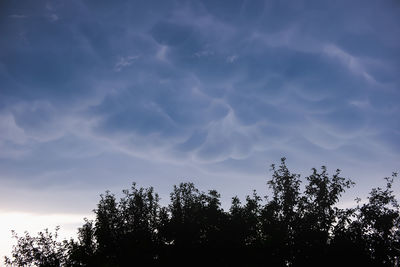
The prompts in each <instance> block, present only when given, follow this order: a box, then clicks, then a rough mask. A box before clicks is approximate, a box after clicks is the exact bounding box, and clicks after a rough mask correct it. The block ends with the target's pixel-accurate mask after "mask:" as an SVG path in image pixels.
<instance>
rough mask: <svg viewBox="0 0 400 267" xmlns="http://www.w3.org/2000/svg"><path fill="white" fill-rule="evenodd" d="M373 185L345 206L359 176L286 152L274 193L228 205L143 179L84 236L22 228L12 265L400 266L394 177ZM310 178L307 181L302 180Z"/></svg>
mask: <svg viewBox="0 0 400 267" xmlns="http://www.w3.org/2000/svg"><path fill="white" fill-rule="evenodd" d="M396 176H397V174H396V173H393V175H392V176H391V177H387V178H385V181H386V184H385V186H384V187H383V188H380V187H378V188H374V189H372V190H371V192H370V194H369V197H368V199H367V201H366V202H365V203H363V204H361V202H359V201H357V202H356V203H355V205H354V206H353V207H351V208H339V207H338V205H337V204H338V203H339V200H340V198H341V196H342V194H343V193H344V192H345V191H346V189H348V188H350V187H351V186H354V183H353V182H352V181H351V180H350V179H347V178H343V177H341V175H340V170H336V172H335V173H334V174H333V175H329V174H328V171H327V168H326V167H325V166H322V167H321V170H320V171H318V170H317V169H312V173H311V174H310V175H309V176H307V177H306V178H305V179H304V180H302V179H301V178H300V175H299V174H296V173H292V172H290V171H289V169H288V167H287V166H286V162H285V158H282V160H281V163H280V165H279V166H275V165H272V177H271V179H270V180H268V181H267V184H268V186H269V187H270V189H271V192H272V195H271V196H269V197H268V196H265V197H264V198H263V197H261V196H259V195H258V194H257V192H256V191H254V193H253V194H252V195H250V196H247V197H246V199H245V200H244V201H243V203H242V202H241V201H240V199H239V198H238V197H233V198H232V203H231V207H230V209H229V210H227V211H225V210H224V209H222V207H221V202H220V194H219V193H218V192H217V191H215V190H210V191H208V192H201V191H200V190H199V189H197V188H196V187H195V186H194V184H193V183H181V184H179V185H178V186H174V188H173V191H172V193H171V194H170V204H169V205H168V206H165V207H163V206H161V205H160V198H159V196H158V194H157V193H155V192H154V189H153V188H152V187H150V188H138V187H137V185H136V184H135V183H133V184H132V187H131V188H130V189H129V190H124V191H123V197H122V198H120V199H117V198H116V197H115V195H114V194H112V193H110V192H108V191H107V192H106V193H105V194H103V195H100V201H99V203H98V204H97V207H96V208H95V210H94V213H95V219H94V220H93V221H91V220H87V219H85V221H84V224H83V225H82V227H80V228H79V229H78V236H77V239H76V240H74V239H71V240H62V241H58V240H57V231H58V229H56V231H55V233H51V232H49V231H48V230H47V229H46V230H45V231H43V232H40V233H39V234H38V236H36V237H34V236H31V235H30V234H29V233H25V235H24V236H22V237H20V236H18V235H17V234H16V233H13V236H14V238H15V239H16V240H17V244H16V245H15V246H14V247H13V251H12V257H11V258H6V259H5V263H6V265H9V266H29V265H36V266H135V265H137V266H169V265H171V266H339V265H340V266H398V265H399V257H400V228H399V225H400V224H399V223H400V213H399V212H400V210H399V205H398V202H397V199H396V196H395V194H394V192H393V189H392V186H393V183H394V180H395V178H396ZM302 182H304V185H302Z"/></svg>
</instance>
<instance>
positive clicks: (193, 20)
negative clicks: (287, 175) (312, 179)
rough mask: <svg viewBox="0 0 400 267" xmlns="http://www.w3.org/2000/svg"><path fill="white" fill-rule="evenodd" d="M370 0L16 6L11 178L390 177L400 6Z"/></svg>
mask: <svg viewBox="0 0 400 267" xmlns="http://www.w3.org/2000/svg"><path fill="white" fill-rule="evenodd" d="M359 4H360V3H353V2H352V3H348V2H345V1H343V2H341V1H339V2H335V3H330V4H329V5H328V7H326V8H323V7H321V6H320V5H319V4H318V3H316V2H315V3H313V2H310V3H307V4H305V3H303V4H301V3H287V5H286V6H285V5H283V6H285V7H284V8H283V6H282V5H280V4H278V2H276V1H243V2H241V1H235V2H232V3H229V5H225V4H220V5H218V4H217V3H215V2H213V1H195V2H194V1H184V3H181V4H179V5H177V4H176V3H174V2H172V1H171V2H169V1H165V2H163V3H162V4H159V3H157V5H155V4H154V3H151V2H148V3H147V2H146V3H138V2H136V3H119V2H113V3H112V4H107V3H102V4H98V3H95V2H92V1H87V2H81V1H71V2H68V3H66V2H63V1H59V2H55V3H52V4H49V3H47V2H46V3H45V2H41V4H35V5H33V6H32V5H31V4H29V3H27V4H21V3H13V4H9V6H7V8H6V9H5V10H4V11H3V12H5V14H7V16H5V20H4V22H3V23H2V24H1V25H2V26H0V31H1V33H2V36H4V40H6V41H5V42H2V43H0V48H1V50H0V78H1V84H0V85H1V89H0V131H1V133H2V134H1V136H0V148H1V150H0V157H1V160H0V166H1V168H0V169H1V170H2V171H1V172H0V181H1V182H3V183H6V184H8V185H9V186H10V187H12V184H13V183H15V184H17V185H18V186H25V187H27V188H35V190H36V189H37V188H38V187H42V186H44V187H47V188H49V190H51V188H57V187H65V186H67V187H68V186H69V187H71V188H77V187H81V188H88V187H90V186H97V187H98V188H103V187H107V186H109V185H112V186H113V185H115V186H117V184H123V185H121V186H119V187H118V188H120V187H124V186H125V182H126V181H127V179H128V178H129V179H130V177H131V175H132V173H140V174H142V176H146V177H147V176H148V177H149V178H148V179H149V180H148V181H152V182H154V183H156V184H157V183H160V184H163V185H166V186H167V185H168V186H169V184H170V183H168V181H165V180H162V179H163V178H161V177H163V176H167V178H166V179H173V178H171V177H175V178H176V179H178V178H179V177H178V176H179V175H181V174H179V171H178V170H182V172H185V174H186V173H187V174H188V176H189V175H192V174H190V172H192V173H193V176H197V177H198V179H199V180H197V181H198V182H200V183H203V184H204V185H207V182H206V181H208V182H209V183H211V184H213V185H214V184H215V185H220V184H222V181H225V182H227V181H229V179H228V178H227V176H228V175H227V173H229V175H230V177H231V179H232V181H234V182H232V183H231V184H232V188H231V189H232V191H234V189H235V185H237V187H236V189H237V190H240V189H241V188H243V184H245V183H246V179H249V181H250V180H251V181H255V183H256V184H257V183H258V185H260V184H262V185H261V186H263V183H264V182H263V180H262V182H261V180H257V179H260V177H261V176H262V175H264V173H265V168H267V167H266V166H267V165H268V164H266V162H268V163H272V162H274V161H277V160H279V158H280V157H281V156H287V157H288V158H289V160H292V162H293V165H294V166H296V167H299V168H309V167H314V166H316V165H318V164H320V163H321V164H327V165H328V166H330V165H332V164H333V165H335V167H340V168H344V169H346V170H347V171H348V172H349V173H351V172H352V170H355V169H356V168H358V169H360V168H361V169H365V170H367V169H374V171H376V172H380V171H388V172H389V173H390V172H391V171H393V168H395V163H396V162H398V160H399V150H398V147H399V142H398V140H399V139H398V136H399V129H400V125H399V121H398V116H397V114H398V112H399V105H398V100H399V98H400V97H399V96H400V93H399V90H398V87H399V79H398V77H397V73H398V70H399V63H398V62H397V61H396V60H395V59H396V58H398V51H400V50H399V47H398V46H399V45H398V44H399V40H398V39H399V36H400V34H398V35H396V34H395V33H396V32H398V31H399V30H398V29H399V27H398V24H399V22H398V20H397V18H398V17H399V16H398V15H399V14H398V10H397V9H393V8H390V6H388V5H389V4H388V3H372V2H370V3H363V5H362V7H363V8H361V9H360V8H359V7H360V5H359ZM25 5H26V6H25ZM23 10H29V13H26V15H21V14H25V13H24V12H22V11H23ZM372 11H373V12H372ZM38 18H41V19H38ZM328 18H329V19H328ZM332 20H334V21H336V23H332ZM21 36H23V38H22V37H21ZM382 158H385V159H386V160H385V162H384V163H381V160H380V159H382ZM322 159H323V160H322ZM146 169H147V170H151V171H147V172H146ZM166 169H168V172H167V171H165V170H166ZM389 169H390V170H389ZM189 170H190V171H189ZM186 171H187V172H186ZM354 172H355V171H354ZM224 173H226V174H224ZM256 173H258V174H256ZM367 174H368V173H367ZM218 175H220V176H221V177H225V178H222V179H221V180H218V179H216V178H215V177H216V176H218ZM371 175H372V172H371ZM371 175H370V176H368V178H365V177H358V179H359V180H360V181H361V180H362V179H366V180H368V179H372V176H371ZM383 175H387V173H385V174H383ZM200 176H203V177H202V179H204V180H201V179H200ZM107 177H108V178H107ZM109 177H113V178H109ZM114 177H116V178H114ZM210 177H212V178H210ZM239 177H247V178H246V179H244V180H241V178H239ZM189 178H190V177H189ZM111 179H115V181H114V180H111ZM138 179H140V178H138ZM252 179H253V180H252ZM142 181H145V180H144V179H143V180H142ZM170 181H172V180H170ZM173 181H175V180H173ZM257 181H258V182H257ZM362 181H364V180H362ZM371 181H372V180H371ZM219 183H220V184H219ZM227 183H229V182H227ZM247 184H249V183H247ZM249 186H250V185H249ZM32 190H33V189H32ZM99 190H100V189H99ZM168 190H169V188H166V189H165V191H168ZM161 191H162V190H161ZM21 208H23V207H21Z"/></svg>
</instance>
